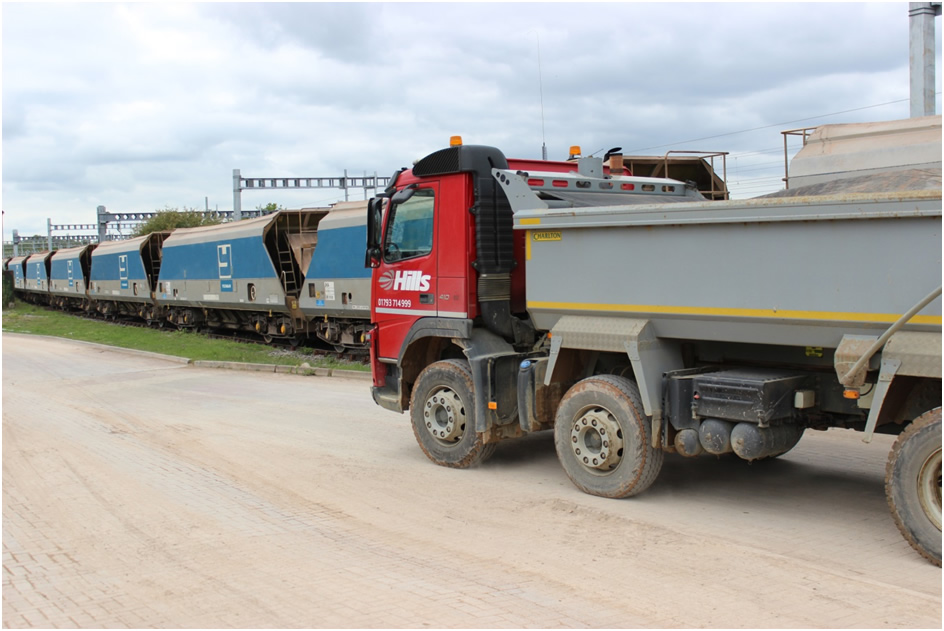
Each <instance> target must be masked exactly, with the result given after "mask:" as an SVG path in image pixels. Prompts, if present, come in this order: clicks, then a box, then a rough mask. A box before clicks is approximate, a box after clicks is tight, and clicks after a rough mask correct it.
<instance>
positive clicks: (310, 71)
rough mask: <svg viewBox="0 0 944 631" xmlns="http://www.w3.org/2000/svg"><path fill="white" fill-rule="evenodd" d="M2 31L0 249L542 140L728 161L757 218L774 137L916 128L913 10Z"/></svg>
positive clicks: (115, 21) (469, 14) (526, 11)
mask: <svg viewBox="0 0 944 631" xmlns="http://www.w3.org/2000/svg"><path fill="white" fill-rule="evenodd" d="M2 21H3V26H2V35H3V44H2V46H3V76H2V87H3V210H4V240H8V239H9V238H10V232H11V230H12V229H18V230H19V232H20V234H21V235H30V234H45V232H46V219H47V217H48V218H51V219H52V221H53V223H91V222H94V220H95V207H96V206H98V205H104V206H106V207H107V208H108V209H109V210H110V211H113V212H135V211H139V212H140V211H151V210H156V209H162V208H165V207H167V206H170V207H183V206H187V207H198V208H202V207H203V206H204V200H205V198H208V200H209V205H210V208H211V209H213V208H219V209H221V210H229V209H231V208H232V203H233V202H232V170H233V169H234V168H239V169H240V170H241V172H242V174H243V175H244V176H246V177H289V176H297V177H304V176H309V177H314V176H319V177H327V176H337V175H341V174H342V173H343V171H344V169H347V170H348V172H349V174H351V175H360V174H363V173H364V172H367V173H371V174H372V173H373V172H375V171H376V172H378V173H379V174H380V175H390V174H391V173H392V172H393V171H394V170H395V169H396V168H398V167H401V166H406V165H408V164H410V163H411V162H412V161H413V160H415V159H416V158H419V157H422V156H423V155H425V154H427V153H429V152H431V151H434V150H436V149H439V148H442V147H443V146H446V145H447V144H448V141H449V136H450V135H453V134H461V135H462V136H463V139H464V140H465V142H466V143H470V144H491V145H495V146H497V147H499V148H501V149H502V150H503V151H505V153H506V154H507V155H510V156H515V157H540V155H541V143H542V129H543V140H544V141H546V143H547V147H548V153H549V157H551V158H557V159H562V158H565V157H566V153H567V149H568V147H569V146H570V145H572V144H579V145H581V146H582V148H583V150H584V152H585V153H589V152H592V151H600V150H605V149H608V148H610V147H614V146H621V147H622V148H623V149H624V151H625V152H627V153H636V152H641V153H646V154H661V153H663V152H665V151H666V150H667V149H695V150H710V151H729V152H731V155H730V157H729V160H728V177H729V183H730V185H731V188H732V190H733V191H734V193H735V195H736V196H739V197H750V196H754V195H759V194H764V193H767V192H771V191H773V190H778V189H779V188H780V187H781V183H780V178H781V177H782V176H783V140H782V137H781V135H780V133H779V132H780V131H782V130H785V129H790V128H796V127H805V126H815V125H817V124H822V123H843V122H859V121H865V120H889V119H896V118H906V117H907V116H908V111H909V110H908V103H907V98H908V95H909V88H908V81H909V78H908V5H907V3H880V4H854V3H844V4H817V3H811V4H799V3H790V4H772V3H756V4H754V3H737V4H710V3H700V4H674V3H660V4H635V3H605V4H587V3H581V4H567V3H561V4H557V3H524V4H503V3H477V4H320V3H284V4H229V3H219V4H217V3H213V4H192V5H186V4H184V5H180V4H41V3H28V4H17V3H4V4H3V6H2ZM936 22H937V29H938V34H937V37H938V45H937V51H938V79H937V80H938V87H937V90H938V91H940V68H941V62H940V50H941V46H940V28H941V27H940V19H938V20H937V21H936ZM539 45H540V68H541V73H540V75H539V71H538V70H539V64H538V46H539ZM542 85H543V114H544V120H543V124H542V119H541V114H542V90H541V87H542ZM886 103H892V104H890V105H882V106H880V107H869V106H876V105H879V104H886ZM938 103H940V96H938ZM860 108H864V109H860ZM847 110H856V111H849V112H847V113H844V114H838V115H832V116H829V115H830V114H833V113H837V112H845V111H847ZM937 111H938V112H940V105H938V110H937ZM793 121H797V122H793ZM767 126H770V127H767ZM758 127H767V128H765V129H760V130H757V131H753V132H749V133H736V134H735V133H732V132H740V131H743V130H749V129H753V128H758ZM721 134H726V135H723V136H719V135H721ZM714 136H719V137H716V138H710V139H707V140H696V139H702V138H709V137H714ZM637 150H642V151H637ZM341 195H342V194H341V193H340V191H332V190H307V191H267V192H254V193H246V194H245V195H244V196H243V207H244V208H255V207H256V206H259V205H264V204H266V203H269V202H275V203H278V204H280V205H283V206H285V207H289V208H299V207H303V206H324V205H327V204H329V203H331V202H334V201H337V200H338V199H340V198H341ZM362 197H363V195H362V193H361V192H359V191H356V192H353V193H352V198H353V199H358V198H362Z"/></svg>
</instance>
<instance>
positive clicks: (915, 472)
mask: <svg viewBox="0 0 944 631" xmlns="http://www.w3.org/2000/svg"><path fill="white" fill-rule="evenodd" d="M885 495H886V497H887V498H888V506H889V508H891V511H892V517H894V518H895V524H896V525H897V526H898V530H900V531H901V534H902V535H904V537H905V540H906V541H908V543H909V544H911V547H912V548H914V549H915V550H917V551H918V553H919V554H921V555H922V556H923V557H925V558H926V559H928V560H929V561H931V563H934V564H935V565H937V566H938V567H940V566H941V408H937V409H935V410H931V411H930V412H926V413H925V414H922V415H921V416H919V417H918V418H916V419H915V420H914V421H912V422H911V424H910V425H909V426H908V427H907V428H906V429H905V431H903V432H902V433H901V435H900V436H899V437H898V440H897V441H895V446H894V447H892V451H891V453H890V454H889V456H888V464H887V466H886V467H885Z"/></svg>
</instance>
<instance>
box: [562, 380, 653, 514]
mask: <svg viewBox="0 0 944 631" xmlns="http://www.w3.org/2000/svg"><path fill="white" fill-rule="evenodd" d="M554 445H555V447H556V449H557V458H558V460H560V463H561V466H563V468H564V472H565V473H567V477H569V478H570V480H571V482H573V483H574V485H575V486H576V487H577V488H579V489H580V490H581V491H583V492H584V493H589V494H590V495H598V496H600V497H611V498H621V497H630V496H632V495H636V494H638V493H641V492H643V491H644V490H646V489H647V488H649V486H650V485H652V483H653V482H655V479H656V476H658V475H659V470H660V469H662V460H663V457H664V454H663V453H662V451H661V450H660V449H654V448H653V447H652V440H651V430H650V423H649V419H648V417H647V416H646V415H645V412H644V411H643V406H642V399H641V397H640V395H639V388H638V387H637V386H636V384H635V383H633V382H632V381H630V380H629V379H626V378H625V377H616V376H612V375H603V376H599V377H589V378H587V379H584V380H583V381H580V382H578V383H577V384H576V385H574V386H573V387H572V388H571V389H570V390H568V391H567V394H565V395H564V398H563V399H562V400H561V403H560V407H558V409H557V418H556V420H555V423H554Z"/></svg>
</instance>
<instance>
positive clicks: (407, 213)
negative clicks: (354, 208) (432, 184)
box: [383, 188, 434, 263]
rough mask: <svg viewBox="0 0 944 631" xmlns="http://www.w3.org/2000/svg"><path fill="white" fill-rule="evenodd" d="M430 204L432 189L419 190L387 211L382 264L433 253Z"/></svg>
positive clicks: (431, 202)
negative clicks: (388, 213)
mask: <svg viewBox="0 0 944 631" xmlns="http://www.w3.org/2000/svg"><path fill="white" fill-rule="evenodd" d="M433 202H434V199H433V191H432V189H428V188H421V189H418V190H417V191H416V192H415V193H414V194H413V196H412V197H411V198H410V199H408V200H406V201H405V202H402V203H399V204H395V205H394V206H393V208H391V209H390V217H389V219H388V221H387V235H386V238H385V239H384V247H383V255H384V261H386V262H388V263H392V262H395V261H403V260H405V259H412V258H416V257H418V256H424V255H426V254H429V253H430V252H432V251H433V205H434V204H433Z"/></svg>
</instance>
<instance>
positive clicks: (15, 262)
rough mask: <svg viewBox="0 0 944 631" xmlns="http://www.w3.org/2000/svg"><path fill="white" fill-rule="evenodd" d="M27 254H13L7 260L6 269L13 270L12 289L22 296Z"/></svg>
mask: <svg viewBox="0 0 944 631" xmlns="http://www.w3.org/2000/svg"><path fill="white" fill-rule="evenodd" d="M28 258H29V257H28V256H14V257H13V258H11V259H10V260H9V261H7V269H8V270H10V271H12V272H13V290H14V291H15V293H16V294H17V295H19V296H21V297H22V295H23V293H22V292H23V290H24V289H26V259H28Z"/></svg>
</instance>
